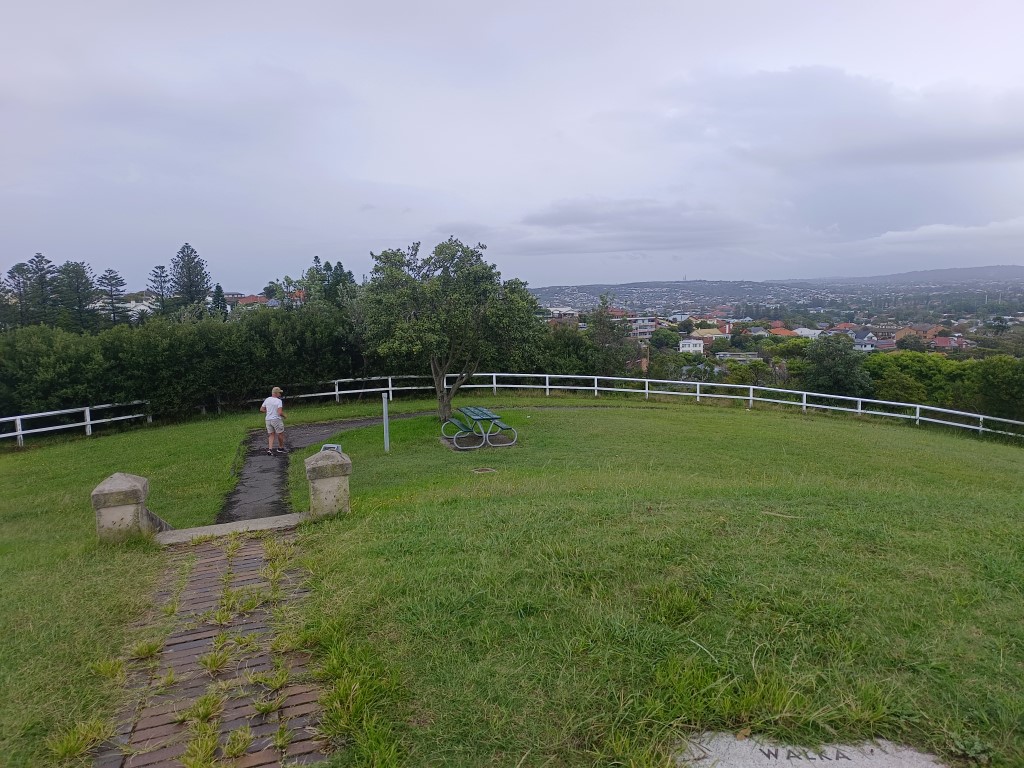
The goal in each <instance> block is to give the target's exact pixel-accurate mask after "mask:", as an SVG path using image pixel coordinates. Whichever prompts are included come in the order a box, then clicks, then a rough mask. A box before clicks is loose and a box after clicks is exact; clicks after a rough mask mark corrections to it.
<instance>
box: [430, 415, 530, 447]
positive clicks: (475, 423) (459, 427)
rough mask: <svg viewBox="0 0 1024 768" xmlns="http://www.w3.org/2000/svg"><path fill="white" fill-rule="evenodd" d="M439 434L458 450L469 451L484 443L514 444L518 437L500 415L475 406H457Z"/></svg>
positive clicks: (494, 444)
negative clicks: (456, 411)
mask: <svg viewBox="0 0 1024 768" xmlns="http://www.w3.org/2000/svg"><path fill="white" fill-rule="evenodd" d="M449 433H450V434H449ZM441 435H442V436H443V437H446V438H448V439H449V440H451V441H452V445H454V446H455V448H456V449H458V450H460V451H471V450H473V449H475V448H482V447H483V446H485V445H490V446H492V447H494V448H504V447H507V446H510V445H515V442H516V440H518V439H519V433H518V432H516V430H515V429H513V428H512V427H510V426H509V425H508V424H506V423H505V422H503V421H502V420H501V416H499V415H498V414H496V413H495V412H494V411H492V410H490V409H489V408H480V407H477V406H466V407H465V408H459V410H458V413H453V414H452V415H451V416H449V417H448V420H447V421H446V422H445V423H444V424H442V425H441ZM506 441H507V442H506Z"/></svg>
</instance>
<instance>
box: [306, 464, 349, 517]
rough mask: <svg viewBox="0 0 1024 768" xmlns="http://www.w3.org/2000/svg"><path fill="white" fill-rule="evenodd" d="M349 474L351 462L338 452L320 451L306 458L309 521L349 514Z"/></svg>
mask: <svg viewBox="0 0 1024 768" xmlns="http://www.w3.org/2000/svg"><path fill="white" fill-rule="evenodd" d="M351 474H352V459H350V458H349V457H348V456H347V455H345V454H344V453H341V452H340V451H320V453H314V454H313V455H312V456H310V457H309V458H308V459H306V479H307V480H309V516H310V518H312V519H314V520H315V519H316V518H318V517H325V516H327V515H338V514H348V511H349V501H348V476H349V475H351Z"/></svg>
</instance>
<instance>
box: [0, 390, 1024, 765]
mask: <svg viewBox="0 0 1024 768" xmlns="http://www.w3.org/2000/svg"><path fill="white" fill-rule="evenodd" d="M460 402H461V404H480V405H487V406H490V407H494V408H496V409H498V410H501V411H502V412H503V413H505V414H506V415H507V419H506V420H507V421H508V422H509V423H511V424H513V425H514V426H516V427H517V428H518V429H519V430H520V435H521V437H520V444H519V445H518V446H515V447H513V448H509V449H489V450H481V451H477V452H468V453H454V452H452V451H450V450H448V449H447V448H446V447H444V446H443V445H442V444H441V443H440V442H439V440H438V439H437V437H438V426H437V422H436V419H433V418H430V417H423V418H415V419H410V420H403V421H395V422H394V423H392V425H391V432H392V451H391V453H390V454H388V455H385V454H384V453H383V446H382V435H381V428H380V427H370V428H366V429H362V430H356V431H352V432H349V433H347V434H346V435H345V436H344V437H342V438H339V439H340V441H341V442H342V443H343V445H344V448H345V450H346V452H347V453H348V454H349V455H350V456H351V457H352V460H353V465H354V472H353V475H352V514H351V515H349V516H348V517H346V518H342V519H335V520H331V521H325V522H321V523H317V524H313V525H308V526H305V527H304V528H303V531H302V536H301V541H302V545H303V548H304V552H305V559H306V562H307V564H308V566H309V567H310V570H311V571H312V574H313V576H312V587H313V592H312V595H311V596H310V598H309V599H308V601H307V602H306V604H305V607H304V613H303V615H302V616H301V617H300V620H301V622H302V623H303V625H304V627H305V631H304V639H305V641H307V642H309V643H311V644H312V645H313V647H314V649H315V652H316V654H317V656H318V658H319V660H320V662H321V664H322V668H323V675H324V678H325V681H326V683H327V689H328V693H327V697H326V699H325V703H326V708H327V709H326V711H327V715H326V720H325V724H324V725H325V730H326V731H327V733H328V734H329V735H330V736H331V737H332V738H335V739H337V740H338V741H339V742H340V743H344V744H346V745H347V746H346V747H345V748H344V749H342V750H341V751H340V752H339V754H338V757H337V758H336V759H335V762H336V763H337V764H378V765H387V764H392V763H395V764H397V763H404V764H408V765H438V764H450V765H509V766H515V765H523V766H527V765H536V766H540V765H589V764H602V765H612V764H635V765H648V764H659V761H661V762H663V758H664V756H665V755H667V754H668V753H669V752H670V751H671V749H672V746H673V745H674V744H675V743H677V740H678V738H679V737H680V736H681V735H683V734H685V733H688V732H691V731H695V730H701V729H704V728H724V729H740V728H743V727H750V728H752V729H753V731H754V732H755V733H765V734H771V735H775V736H779V737H783V738H790V739H797V740H800V741H803V742H807V743H813V742H815V741H819V740H829V741H831V740H834V739H837V738H858V737H866V736H872V735H875V736H888V737H891V738H894V739H896V740H902V741H907V742H910V743H913V744H915V745H917V746H920V747H924V748H929V749H933V750H936V751H939V752H940V753H942V754H943V755H945V756H947V757H951V756H957V755H959V756H971V755H973V756H975V757H982V758H988V759H989V760H990V761H991V762H992V763H993V764H996V765H1019V764H1021V763H1022V762H1024V683H1022V680H1024V600H1022V597H1024V595H1022V588H1024V521H1022V512H1021V510H1022V507H1024V503H1022V501H1021V499H1022V492H1024V479H1022V477H1021V473H1020V466H1021V459H1022V457H1024V450H1022V448H1021V447H1018V446H1010V445H1003V444H999V443H995V442H987V441H981V440H977V439H975V438H973V437H970V436H968V435H950V434H946V433H943V432H939V431H935V430H927V429H914V428H911V427H907V426H903V425H889V424H884V423H878V422H859V421H856V420H853V419H851V418H846V417H829V416H825V415H820V414H818V415H810V416H801V415H800V414H797V413H785V412H777V411H770V410H754V411H746V410H744V409H743V408H738V407H716V406H714V405H707V406H705V405H701V406H697V405H695V404H691V403H679V402H673V403H671V404H667V405H666V404H661V405H658V404H653V403H652V404H649V405H647V404H644V403H642V402H638V401H633V402H626V401H622V400H618V399H616V398H612V397H605V396H602V397H601V398H599V399H594V398H579V399H571V398H552V399H551V400H547V401H546V400H544V399H543V398H517V397H516V396H514V395H509V394H500V395H499V396H497V397H494V396H492V395H491V394H490V393H485V394H480V395H479V396H478V395H477V394H476V393H472V394H467V395H466V396H465V397H463V398H462V399H461V401H460ZM539 404H544V405H552V404H554V405H559V406H562V407H560V408H541V407H535V406H537V405H539ZM584 405H586V406H591V405H598V406H601V407H596V408H584V407H582V406H584ZM425 407H426V408H429V407H430V405H429V403H424V401H419V402H416V401H402V402H398V401H396V402H395V403H393V406H392V410H393V412H401V411H415V410H422V409H424V408H425ZM379 409H380V403H379V402H375V403H374V402H369V403H366V404H363V405H352V406H337V405H334V404H330V405H324V406H310V407H304V408H294V409H291V408H290V409H289V416H290V419H289V423H291V424H296V423H301V422H303V421H315V420H324V419H334V418H346V417H357V416H364V415H376V414H377V412H379ZM259 426H260V421H259V417H258V415H256V416H255V417H254V416H253V415H252V414H246V415H232V416H225V417H222V418H210V419H206V420H202V421H197V422H193V423H190V424H185V425H179V426H169V427H161V428H153V429H142V430H134V431H130V432H124V433H121V434H115V435H110V436H105V437H100V438H95V439H91V440H85V439H64V440H61V441H50V442H46V443H43V444H37V445H36V446H35V447H30V448H29V449H28V450H26V451H24V452H14V451H4V452H3V453H0V467H2V468H3V469H4V474H5V476H6V477H7V478H8V483H7V493H5V494H4V497H3V498H2V499H0V633H2V634H0V637H2V640H0V691H2V692H3V696H0V755H2V756H3V757H2V758H0V763H6V764H11V765H36V764H46V763H47V762H48V760H49V758H48V756H47V752H46V749H45V744H44V742H45V740H46V738H47V737H48V736H51V735H52V734H54V733H56V732H59V731H60V729H62V728H67V727H69V726H70V725H72V724H73V723H75V722H80V721H83V720H87V719H89V718H91V717H100V718H109V717H110V716H111V715H112V713H113V711H114V707H115V705H116V701H117V692H116V690H115V688H114V686H112V685H111V684H109V683H108V682H106V681H105V680H104V678H103V676H102V675H97V674H95V673H94V672H93V671H91V669H90V668H93V669H95V667H94V665H96V664H97V663H98V662H102V661H104V660H106V659H111V658H115V657H118V656H120V655H123V653H124V650H125V648H126V646H127V644H129V643H130V642H131V641H132V639H133V637H134V634H133V630H131V629H130V625H131V624H132V622H134V621H137V620H138V619H139V618H140V617H141V616H142V615H143V614H144V612H145V610H146V608H147V607H148V605H149V599H150V595H151V592H152V587H153V584H154V582H155V579H156V577H157V575H158V574H159V572H160V570H161V568H162V565H163V559H162V557H161V555H160V553H159V552H158V551H156V550H155V549H154V548H153V547H151V546H150V545H147V544H145V543H134V544H126V545H122V546H117V547H100V546H98V545H97V544H96V543H95V530H94V519H93V513H92V510H91V508H90V506H89V492H90V491H91V490H92V488H93V487H95V485H96V484H97V483H99V482H100V481H101V480H102V479H103V478H104V477H106V476H107V475H109V474H110V473H111V472H114V471H127V472H133V473H136V474H141V475H144V476H147V477H149V478H150V486H151V497H150V507H151V508H152V509H153V511H154V512H156V513H157V514H159V515H161V516H162V517H164V518H165V519H167V520H169V521H170V522H171V523H172V524H173V525H175V526H176V527H184V526H187V525H197V524H204V523H209V522H212V520H213V517H214V515H215V514H216V511H217V510H218V509H219V507H220V505H221V503H222V501H223V498H224V496H225V494H226V493H227V492H228V491H229V490H230V488H231V486H232V483H233V478H232V475H231V471H230V470H231V466H232V463H233V461H234V460H235V457H236V453H237V448H238V446H239V444H240V443H241V441H242V439H243V438H244V436H245V433H246V430H247V429H251V428H259ZM307 455H308V452H307ZM302 458H303V455H296V456H293V458H292V466H291V480H292V483H291V489H290V491H291V501H292V504H293V506H294V508H296V509H303V508H305V506H306V503H307V498H308V497H307V489H306V484H305V480H304V477H303V473H302ZM480 467H487V468H492V469H495V470H497V471H496V472H494V473H487V474H475V473H473V472H472V471H471V470H473V469H475V468H480Z"/></svg>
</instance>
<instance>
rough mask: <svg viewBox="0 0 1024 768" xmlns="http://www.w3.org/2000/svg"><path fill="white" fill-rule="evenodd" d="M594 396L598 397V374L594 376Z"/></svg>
mask: <svg viewBox="0 0 1024 768" xmlns="http://www.w3.org/2000/svg"><path fill="white" fill-rule="evenodd" d="M594 397H597V376H595V377H594Z"/></svg>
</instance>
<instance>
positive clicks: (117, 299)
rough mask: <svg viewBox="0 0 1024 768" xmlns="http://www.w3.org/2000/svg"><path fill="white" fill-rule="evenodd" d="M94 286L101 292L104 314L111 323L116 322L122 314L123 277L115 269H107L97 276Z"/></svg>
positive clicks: (121, 317)
mask: <svg viewBox="0 0 1024 768" xmlns="http://www.w3.org/2000/svg"><path fill="white" fill-rule="evenodd" d="M96 286H97V287H98V288H99V289H100V291H101V292H102V293H103V303H104V306H105V310H104V311H105V314H106V315H107V316H108V317H109V318H110V322H111V323H114V324H116V323H117V322H118V320H119V319H123V315H124V307H122V306H121V299H122V298H124V286H125V282H124V278H123V277H121V275H119V274H118V273H117V272H116V271H115V270H113V269H108V270H106V271H105V272H104V273H103V274H102V275H100V276H99V278H97V280H96Z"/></svg>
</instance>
